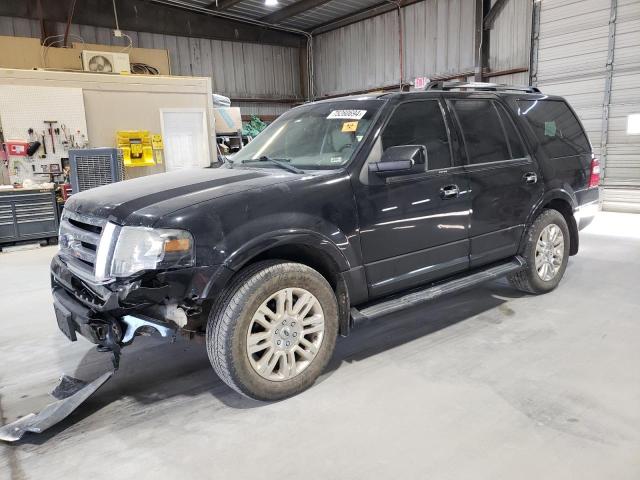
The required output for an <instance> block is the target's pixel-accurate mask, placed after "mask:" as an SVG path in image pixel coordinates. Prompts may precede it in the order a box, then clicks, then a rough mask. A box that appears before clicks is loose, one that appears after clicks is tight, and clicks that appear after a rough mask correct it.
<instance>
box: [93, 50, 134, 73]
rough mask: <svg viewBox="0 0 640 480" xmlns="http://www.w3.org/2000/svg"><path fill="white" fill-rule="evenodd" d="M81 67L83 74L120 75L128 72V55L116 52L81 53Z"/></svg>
mask: <svg viewBox="0 0 640 480" xmlns="http://www.w3.org/2000/svg"><path fill="white" fill-rule="evenodd" d="M82 65H83V68H84V70H85V72H95V73H120V72H129V71H130V69H131V66H130V63H129V54H127V53H116V52H94V51H90V50H83V51H82Z"/></svg>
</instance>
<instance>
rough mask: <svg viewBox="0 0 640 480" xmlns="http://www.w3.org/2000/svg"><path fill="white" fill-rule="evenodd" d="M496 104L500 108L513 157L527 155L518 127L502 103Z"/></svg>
mask: <svg viewBox="0 0 640 480" xmlns="http://www.w3.org/2000/svg"><path fill="white" fill-rule="evenodd" d="M495 106H496V107H497V109H498V114H499V115H500V119H501V120H502V125H503V127H504V132H505V133H506V135H507V140H508V141H509V150H510V152H511V158H523V157H526V155H527V154H526V153H525V149H524V145H523V144H522V138H521V137H520V135H519V134H518V132H517V130H516V127H515V125H514V124H513V120H511V117H510V116H509V114H508V113H507V111H506V110H505V109H504V107H503V106H502V105H500V104H497V103H496V104H495Z"/></svg>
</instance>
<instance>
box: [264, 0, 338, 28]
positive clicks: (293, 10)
mask: <svg viewBox="0 0 640 480" xmlns="http://www.w3.org/2000/svg"><path fill="white" fill-rule="evenodd" d="M330 1H331V0H300V1H298V2H296V3H292V4H291V5H287V6H286V7H284V8H281V9H280V10H276V11H275V12H273V13H270V14H269V15H267V16H265V17H262V18H261V19H260V20H261V21H263V22H266V23H273V24H277V23H280V22H282V21H283V20H286V19H287V18H291V17H295V16H296V15H300V14H301V13H303V12H306V11H307V10H311V9H312V8H316V7H319V6H320V5H324V4H325V3H329V2H330Z"/></svg>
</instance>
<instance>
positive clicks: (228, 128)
mask: <svg viewBox="0 0 640 480" xmlns="http://www.w3.org/2000/svg"><path fill="white" fill-rule="evenodd" d="M213 118H214V120H215V129H216V135H219V134H225V133H230V134H231V133H238V131H239V130H242V115H241V114H240V108H238V107H224V108H214V109H213Z"/></svg>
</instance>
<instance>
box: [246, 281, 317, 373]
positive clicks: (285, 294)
mask: <svg viewBox="0 0 640 480" xmlns="http://www.w3.org/2000/svg"><path fill="white" fill-rule="evenodd" d="M323 337H324V313H323V311H322V307H321V306H320V302H319V301H318V299H317V298H316V297H315V296H314V295H313V294H312V293H311V292H309V291H307V290H305V289H304V288H285V289H282V290H279V291H277V292H276V293H274V294H273V295H271V296H270V297H269V298H267V299H266V300H265V301H264V302H262V305H260V307H259V308H258V310H257V311H256V312H255V313H254V314H253V318H252V319H251V324H250V325H249V330H248V332H247V354H248V356H249V362H250V363H251V366H252V367H253V369H254V370H255V371H256V372H257V373H258V374H259V375H260V376H261V377H263V378H266V379H267V380H271V381H276V382H278V381H283V380H289V379H291V378H293V377H295V376H296V375H299V374H300V373H301V372H302V371H304V370H305V369H306V368H307V367H308V366H309V365H310V364H311V362H312V361H313V359H314V358H315V356H316V355H317V354H318V351H319V350H320V345H321V344H322V339H323Z"/></svg>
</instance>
